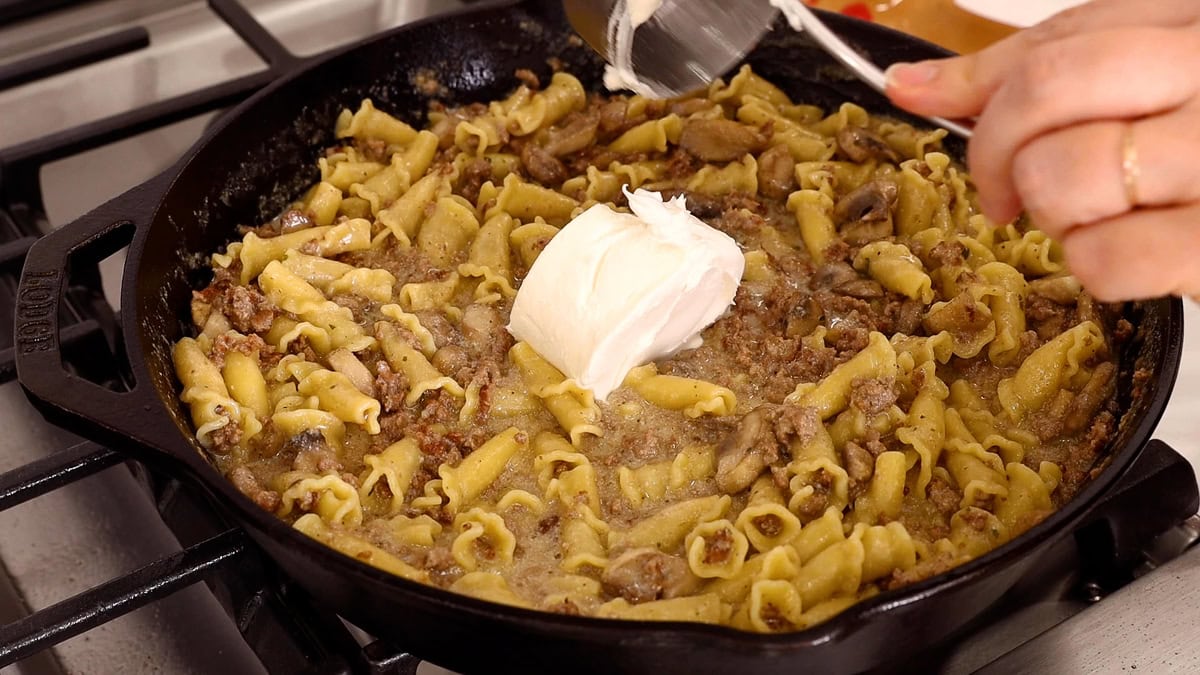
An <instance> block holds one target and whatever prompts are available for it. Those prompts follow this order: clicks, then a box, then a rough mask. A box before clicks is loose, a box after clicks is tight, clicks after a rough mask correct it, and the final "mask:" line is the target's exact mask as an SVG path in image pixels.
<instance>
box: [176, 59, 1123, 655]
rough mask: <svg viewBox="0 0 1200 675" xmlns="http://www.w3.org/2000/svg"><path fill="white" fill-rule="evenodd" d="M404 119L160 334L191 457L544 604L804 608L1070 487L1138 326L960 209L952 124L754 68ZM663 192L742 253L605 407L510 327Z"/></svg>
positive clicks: (353, 536)
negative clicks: (696, 314) (798, 87)
mask: <svg viewBox="0 0 1200 675" xmlns="http://www.w3.org/2000/svg"><path fill="white" fill-rule="evenodd" d="M522 81H523V82H524V84H522V85H521V86H519V87H517V88H516V89H515V90H514V92H513V93H512V94H511V95H510V96H508V97H507V98H505V99H502V100H498V101H493V102H490V103H488V104H479V105H471V106H465V107H460V108H443V107H438V108H436V109H434V110H431V112H430V115H429V124H428V125H427V126H426V128H418V127H416V126H413V125H410V124H408V123H407V122H406V121H404V120H401V119H399V118H397V117H394V116H393V115H391V114H389V113H388V111H386V110H382V109H380V108H377V107H375V105H374V104H373V103H372V102H371V101H363V102H362V103H361V104H360V105H359V106H358V107H357V108H356V109H354V110H346V111H344V112H342V114H341V115H340V116H339V117H338V119H337V122H336V125H335V129H334V132H335V136H336V138H337V142H336V145H335V146H334V147H331V148H329V149H328V150H327V151H326V152H325V153H324V154H323V156H321V157H320V158H319V159H318V162H317V163H318V168H319V171H320V180H319V181H317V182H316V183H315V184H314V185H313V186H312V187H311V189H309V190H307V191H306V192H305V193H304V194H303V195H301V196H300V197H299V198H298V199H297V201H296V202H295V203H293V204H292V205H291V207H290V208H289V209H287V210H286V211H285V212H283V213H282V214H280V215H279V216H278V217H276V218H274V219H272V220H270V221H269V222H267V223H264V224H262V225H260V226H259V227H255V228H250V230H249V231H247V232H246V233H245V235H244V236H243V237H242V239H241V240H240V241H235V242H231V243H230V244H229V245H228V246H227V247H226V249H225V250H223V251H220V252H217V253H215V254H213V256H212V259H211V268H212V272H213V275H214V276H213V280H212V283H211V284H209V285H208V286H207V287H206V288H204V289H203V290H202V291H199V292H197V293H196V294H195V296H194V299H193V302H192V307H191V309H192V321H193V324H194V333H193V337H185V338H183V339H182V340H180V341H179V342H178V343H177V344H176V345H175V347H174V360H175V368H176V372H177V374H178V378H179V382H180V385H181V388H180V398H181V400H182V401H183V402H184V403H185V404H187V405H188V406H189V408H190V412H191V417H192V423H193V425H194V429H195V435H196V439H197V441H198V443H199V444H200V446H202V447H203V448H204V449H205V450H206V451H207V452H208V453H209V454H210V455H211V456H212V457H213V459H214V461H215V462H216V463H217V464H218V465H219V466H220V468H221V469H222V470H223V471H225V473H227V474H228V475H229V476H230V479H231V480H232V481H233V482H234V483H235V484H236V485H237V487H238V488H239V489H240V490H241V491H242V492H243V493H245V494H246V495H247V496H248V497H250V498H251V499H252V500H253V501H254V502H255V503H256V504H258V505H259V506H260V507H262V508H264V509H268V510H270V511H272V512H274V513H275V514H276V515H277V516H278V517H280V518H282V519H283V520H285V521H287V522H289V523H291V524H292V525H293V526H294V527H295V528H296V529H297V530H299V531H300V532H303V533H304V534H306V535H307V536H309V537H311V538H313V539H315V540H317V541H319V542H322V543H323V544H325V545H327V546H330V547H332V548H334V549H336V550H338V551H341V552H343V553H345V554H346V555H348V556H352V557H355V558H357V559H358V560H361V561H363V562H365V563H367V564H370V565H374V566H376V567H378V568H380V569H383V570H386V571H388V572H391V573H393V574H396V575H398V576H401V577H404V578H406V579H410V580H414V581H417V582H420V583H426V584H433V585H436V586H439V587H441V588H444V589H447V590H449V591H451V592H456V593H464V594H468V595H472V596H475V597H478V598H481V599H484V600H488V601H492V602H497V603H502V604H507V605H513V606H520V607H529V608H538V609H542V610H544V611H551V612H561V613H570V614H583V615H588V616H595V617H611V618H621V619H635V620H644V621H697V622H706V623H718V624H725V625H728V626H731V627H733V628H737V629H741V630H747V631H757V632H783V631H792V630H800V629H803V628H806V627H809V626H812V625H815V624H818V623H820V622H822V621H827V620H829V619H830V618H831V617H834V616H836V615H837V614H838V613H839V612H842V611H845V610H846V609H848V608H850V607H852V606H853V605H854V604H855V603H857V602H860V601H862V600H864V599H867V598H870V597H873V596H875V595H877V594H879V593H882V592H886V591H888V590H891V589H894V588H899V587H902V586H904V585H906V584H909V583H912V582H914V581H917V580H921V579H925V578H927V577H930V576H933V575H936V574H938V573H940V572H942V571H944V570H947V569H950V568H952V567H954V566H955V565H958V564H961V563H962V562H963V561H965V560H968V559H970V558H972V557H975V556H979V555H982V554H984V553H986V552H987V551H989V550H991V549H993V548H995V547H996V546H999V545H1002V544H1003V543H1005V542H1007V541H1009V540H1010V539H1012V538H1014V537H1016V536H1018V535H1020V534H1021V532H1023V531H1024V530H1026V529H1027V528H1029V527H1030V526H1032V525H1033V524H1035V523H1036V522H1038V521H1039V520H1040V519H1042V518H1044V517H1046V516H1047V515H1048V514H1049V513H1051V512H1052V511H1053V510H1054V509H1055V508H1057V507H1058V506H1060V505H1061V504H1062V503H1063V502H1064V501H1065V500H1067V499H1069V498H1070V497H1071V496H1072V495H1073V494H1074V493H1075V492H1076V491H1077V490H1078V489H1079V487H1080V486H1081V485H1082V484H1083V482H1084V481H1085V480H1086V478H1087V475H1088V472H1089V470H1090V469H1091V467H1092V465H1093V463H1094V462H1095V461H1096V460H1097V458H1099V457H1100V456H1101V453H1102V450H1103V446H1104V443H1105V441H1106V439H1107V438H1109V437H1110V436H1111V434H1112V433H1113V430H1114V428H1115V424H1116V420H1115V418H1114V415H1113V410H1114V408H1113V407H1112V406H1113V404H1112V401H1113V396H1114V394H1113V392H1114V389H1115V383H1116V379H1117V373H1118V369H1117V367H1116V362H1115V357H1114V354H1116V353H1117V347H1118V346H1119V345H1118V344H1117V336H1121V335H1125V334H1127V333H1128V332H1129V326H1128V325H1126V324H1122V323H1121V321H1120V319H1119V317H1118V316H1117V314H1116V312H1114V311H1113V309H1112V308H1109V307H1105V306H1103V305H1100V304H1098V303H1096V302H1094V301H1093V300H1092V299H1091V298H1090V297H1089V296H1088V295H1087V294H1086V293H1085V292H1083V290H1082V289H1081V287H1080V286H1079V283H1078V281H1076V280H1075V279H1074V277H1072V276H1071V275H1070V273H1069V271H1068V270H1067V269H1066V268H1065V266H1064V264H1063V259H1062V253H1061V250H1060V248H1059V247H1058V245H1057V244H1055V243H1054V242H1053V241H1051V240H1049V239H1048V238H1046V236H1045V235H1044V234H1042V233H1041V232H1039V231H1037V230H1035V229H1033V228H1031V227H1030V225H1029V223H1028V222H1026V221H1023V220H1019V221H1017V222H1014V223H1008V224H1003V225H998V224H994V223H990V222H988V221H987V220H986V219H985V218H984V217H983V216H982V215H980V214H979V213H978V208H977V206H976V203H975V197H974V194H973V192H972V190H971V187H970V183H969V181H968V178H967V176H966V175H965V174H964V173H963V171H962V169H961V167H959V166H958V165H957V164H955V163H954V162H953V161H952V160H951V158H950V156H949V155H947V154H946V153H944V152H943V151H942V146H941V141H942V138H943V137H944V135H945V134H944V132H943V131H924V130H919V129H915V128H913V127H912V126H910V125H908V124H904V123H901V122H896V121H893V120H888V119H884V118H880V117H874V116H872V115H870V114H868V112H867V111H866V110H864V109H862V108H861V107H859V106H856V105H853V104H846V105H843V106H841V107H840V108H839V109H838V110H837V111H835V112H833V113H832V114H826V113H825V112H823V111H822V110H820V109H819V108H816V107H814V106H811V105H805V104H802V103H800V104H798V103H794V102H793V101H791V100H790V98H789V97H788V96H787V95H786V94H785V93H784V92H783V91H781V90H780V89H779V88H778V87H775V86H774V85H772V84H771V83H770V82H768V81H766V80H764V79H763V78H761V77H759V76H758V75H756V74H754V73H753V72H752V71H751V70H749V69H748V68H745V69H742V70H741V71H739V72H738V73H737V74H736V75H735V76H734V77H733V78H732V79H730V80H729V81H728V82H717V83H714V84H713V86H712V87H711V88H710V89H709V90H708V91H707V92H702V93H700V94H696V95H693V96H691V97H687V98H684V99H678V100H673V101H666V102H660V101H651V100H649V99H645V98H642V97H624V96H607V97H603V96H595V95H590V94H588V92H587V90H586V89H585V87H584V85H583V84H582V83H581V82H580V81H579V80H578V79H577V78H576V77H574V76H572V75H571V74H569V73H565V72H558V73H554V74H553V76H552V77H551V78H550V80H549V81H548V83H547V85H546V86H545V87H544V88H541V87H539V86H536V84H535V83H534V82H533V81H532V80H531V78H530V77H529V76H528V74H523V76H522ZM623 187H629V188H636V187H643V188H647V189H651V190H657V191H662V192H668V193H672V194H676V193H679V194H684V195H685V197H686V199H687V203H688V205H689V207H690V208H691V209H692V210H693V212H694V213H695V214H696V215H697V216H698V217H701V218H702V219H704V220H705V221H706V222H708V223H709V224H710V225H712V226H713V227H716V228H719V229H721V230H723V231H725V232H726V233H728V234H730V235H731V236H732V237H733V238H734V239H735V240H736V241H737V242H738V243H739V245H740V246H741V247H742V249H743V252H744V255H745V259H746V271H745V274H744V276H743V279H742V282H741V287H740V289H739V291H738V295H737V297H736V299H735V304H734V306H733V308H732V309H731V310H730V311H729V312H728V313H727V314H726V315H725V316H724V317H722V318H721V319H719V320H718V321H717V322H716V323H715V324H714V325H713V326H711V327H710V328H708V329H707V330H705V331H704V333H703V334H702V336H701V338H702V344H701V345H700V346H699V347H698V348H695V349H689V350H685V351H682V352H680V353H679V354H676V355H674V356H672V357H670V358H665V359H661V360H659V361H657V362H655V363H647V364H641V365H640V366H639V367H637V368H635V369H634V370H633V371H632V372H630V373H629V374H628V376H627V378H626V379H625V382H624V384H623V386H622V387H620V388H618V389H617V390H616V391H614V392H613V393H612V394H611V395H610V396H609V397H608V400H607V402H605V403H599V402H597V401H596V400H595V398H594V397H593V395H592V393H591V392H590V391H588V390H585V389H582V388H581V387H580V386H579V385H578V384H577V383H576V382H574V381H573V380H570V379H568V378H566V377H565V376H564V375H563V373H562V372H560V371H559V370H558V369H556V368H555V367H554V366H553V365H551V364H550V363H549V362H548V361H547V360H546V359H544V358H543V357H542V356H541V355H540V354H538V353H537V352H536V351H535V350H534V349H533V348H532V347H530V346H529V345H528V344H526V343H522V342H516V343H514V341H513V340H512V338H511V337H510V336H509V335H508V333H507V332H506V331H505V329H504V326H505V325H506V323H507V320H508V314H509V311H510V309H511V307H512V303H513V298H514V297H515V295H516V293H517V291H518V290H519V289H520V286H521V280H522V279H523V278H524V277H525V275H526V274H527V272H528V270H529V268H530V267H531V266H532V265H533V264H534V263H535V261H536V260H537V257H538V255H539V253H540V252H541V251H542V249H543V248H545V246H546V244H547V243H548V242H549V241H551V240H552V239H553V238H554V236H556V234H557V233H558V231H559V228H560V227H562V226H563V225H565V224H566V223H567V222H568V221H570V220H571V218H572V217H574V216H576V215H578V214H579V213H581V212H582V210H583V209H586V208H589V207H591V206H593V205H595V204H598V203H600V204H608V205H610V206H611V207H613V208H618V209H619V208H622V206H623V201H622V200H623V197H622V188H623Z"/></svg>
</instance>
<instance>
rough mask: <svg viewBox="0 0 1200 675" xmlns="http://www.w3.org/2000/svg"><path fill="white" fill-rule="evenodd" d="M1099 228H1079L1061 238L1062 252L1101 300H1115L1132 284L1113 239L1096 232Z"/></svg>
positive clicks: (1095, 295) (1082, 281) (1071, 266)
mask: <svg viewBox="0 0 1200 675" xmlns="http://www.w3.org/2000/svg"><path fill="white" fill-rule="evenodd" d="M1096 229H1097V228H1088V227H1084V228H1079V230H1078V231H1076V232H1075V233H1073V234H1070V235H1068V236H1066V237H1065V238H1064V239H1063V240H1062V247H1063V254H1064V255H1065V257H1066V261H1067V267H1069V268H1070V270H1071V273H1072V274H1074V275H1075V278H1077V279H1079V283H1081V284H1083V286H1084V288H1086V289H1087V290H1088V292H1089V293H1091V294H1092V297H1094V298H1096V299H1097V300H1100V301H1101V302H1113V301H1116V300H1120V299H1122V298H1121V296H1122V294H1123V292H1128V289H1129V284H1128V282H1127V281H1126V280H1125V276H1124V275H1125V274H1126V272H1127V269H1126V268H1125V267H1122V266H1121V265H1120V264H1117V265H1115V266H1114V264H1113V263H1119V261H1118V260H1116V257H1115V256H1114V253H1115V251H1113V250H1112V246H1111V242H1110V241H1109V240H1107V239H1106V238H1105V237H1103V236H1096V232H1095V230H1096Z"/></svg>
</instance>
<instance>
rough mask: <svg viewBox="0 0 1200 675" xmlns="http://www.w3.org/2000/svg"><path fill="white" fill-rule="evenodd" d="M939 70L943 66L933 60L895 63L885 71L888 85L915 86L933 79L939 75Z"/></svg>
mask: <svg viewBox="0 0 1200 675" xmlns="http://www.w3.org/2000/svg"><path fill="white" fill-rule="evenodd" d="M939 70H941V68H940V67H939V66H938V65H937V64H936V63H933V62H931V61H922V62H920V63H893V64H892V65H891V66H890V67H888V69H887V70H886V71H884V76H885V77H886V78H887V84H888V86H893V85H894V86H898V87H914V86H917V85H922V84H925V83H927V82H930V81H931V80H933V78H935V77H937V74H938V71H939Z"/></svg>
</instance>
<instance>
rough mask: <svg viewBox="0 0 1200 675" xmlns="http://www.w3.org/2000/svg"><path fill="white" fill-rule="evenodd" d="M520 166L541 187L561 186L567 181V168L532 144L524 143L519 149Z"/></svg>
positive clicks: (542, 149)
mask: <svg viewBox="0 0 1200 675" xmlns="http://www.w3.org/2000/svg"><path fill="white" fill-rule="evenodd" d="M521 164H522V165H524V166H525V170H526V171H528V172H529V175H530V176H532V177H533V178H534V179H535V180H537V181H538V182H539V183H541V184H543V185H561V184H562V182H563V181H565V180H566V179H567V175H568V173H567V167H566V166H565V165H564V164H563V163H562V162H560V161H559V160H558V159H556V158H555V157H554V155H552V154H550V153H549V152H547V151H546V150H545V149H544V148H541V147H540V146H537V145H535V144H533V143H526V144H525V147H524V148H522V149H521Z"/></svg>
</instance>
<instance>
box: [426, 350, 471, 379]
mask: <svg viewBox="0 0 1200 675" xmlns="http://www.w3.org/2000/svg"><path fill="white" fill-rule="evenodd" d="M430 362H431V363H432V364H433V367H434V368H437V369H438V372H439V373H441V374H443V375H449V376H451V377H454V375H455V374H456V373H458V371H459V370H461V369H463V368H465V367H466V366H467V365H468V364H470V362H471V356H470V355H469V354H467V350H465V349H463V348H462V347H459V346H458V345H446V346H445V347H442V348H441V349H439V350H437V351H436V352H434V354H433V358H432V359H431V360H430Z"/></svg>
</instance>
